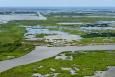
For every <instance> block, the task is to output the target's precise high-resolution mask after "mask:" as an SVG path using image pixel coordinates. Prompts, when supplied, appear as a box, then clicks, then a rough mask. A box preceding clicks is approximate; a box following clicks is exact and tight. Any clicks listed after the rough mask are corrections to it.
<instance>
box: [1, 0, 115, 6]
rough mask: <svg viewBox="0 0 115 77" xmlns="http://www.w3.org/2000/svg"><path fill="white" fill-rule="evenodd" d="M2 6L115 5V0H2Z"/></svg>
mask: <svg viewBox="0 0 115 77" xmlns="http://www.w3.org/2000/svg"><path fill="white" fill-rule="evenodd" d="M0 7H115V0H101V1H100V0H23V1H22V0H0Z"/></svg>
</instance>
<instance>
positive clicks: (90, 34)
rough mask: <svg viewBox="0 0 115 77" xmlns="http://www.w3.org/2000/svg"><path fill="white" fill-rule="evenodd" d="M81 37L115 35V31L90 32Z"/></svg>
mask: <svg viewBox="0 0 115 77" xmlns="http://www.w3.org/2000/svg"><path fill="white" fill-rule="evenodd" d="M81 37H83V38H95V37H115V33H111V32H106V33H102V32H100V33H93V32H92V33H88V34H85V35H81Z"/></svg>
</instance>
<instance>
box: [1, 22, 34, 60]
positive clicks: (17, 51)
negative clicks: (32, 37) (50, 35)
mask: <svg viewBox="0 0 115 77" xmlns="http://www.w3.org/2000/svg"><path fill="white" fill-rule="evenodd" d="M25 32H26V30H25V28H24V27H20V26H17V25H16V24H15V23H7V24H1V25H0V60H5V59H10V58H15V57H19V56H22V55H25V54H27V53H28V52H29V51H31V50H32V49H33V48H34V46H33V45H32V44H25V43H24V41H23V37H24V33H25Z"/></svg>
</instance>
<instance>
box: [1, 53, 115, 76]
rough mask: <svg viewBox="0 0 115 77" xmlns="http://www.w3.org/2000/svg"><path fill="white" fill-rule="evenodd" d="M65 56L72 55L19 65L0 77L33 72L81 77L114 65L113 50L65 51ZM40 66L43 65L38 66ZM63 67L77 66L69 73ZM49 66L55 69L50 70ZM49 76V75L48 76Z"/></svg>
mask: <svg viewBox="0 0 115 77" xmlns="http://www.w3.org/2000/svg"><path fill="white" fill-rule="evenodd" d="M63 54H65V55H67V56H73V60H72V61H68V60H56V59H54V57H52V58H49V59H46V60H43V61H40V62H36V63H33V64H29V65H24V66H19V67H16V68H13V69H11V70H8V71H6V72H3V73H1V74H0V76H1V77H7V76H8V77H32V75H33V73H40V74H43V75H44V74H51V73H60V74H59V75H58V77H83V76H89V75H93V74H94V72H96V71H101V70H107V66H115V62H114V61H115V51H92V52H89V51H84V52H83V53H82V52H74V53H72V52H66V53H63ZM40 66H43V67H41V68H39V67H40ZM61 67H64V68H73V69H74V68H75V67H76V68H78V69H80V70H79V71H76V72H77V74H75V75H71V74H70V72H69V71H64V70H61ZM50 68H54V69H55V70H56V71H55V72H51V70H50ZM49 77H51V76H49Z"/></svg>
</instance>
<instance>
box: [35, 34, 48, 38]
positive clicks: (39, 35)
mask: <svg viewBox="0 0 115 77" xmlns="http://www.w3.org/2000/svg"><path fill="white" fill-rule="evenodd" d="M44 36H48V34H44V33H41V34H37V35H36V37H39V38H44Z"/></svg>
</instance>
